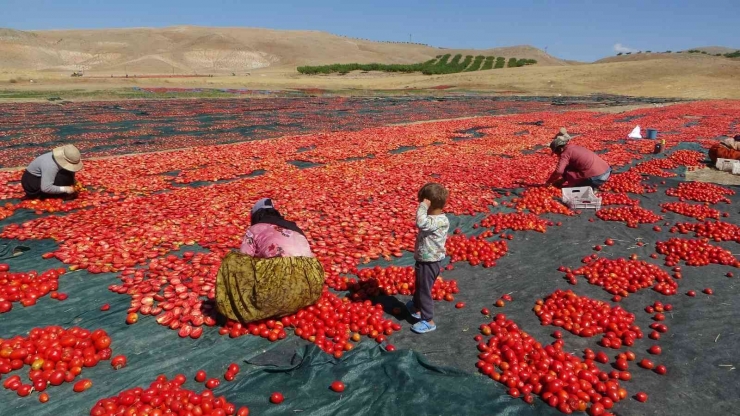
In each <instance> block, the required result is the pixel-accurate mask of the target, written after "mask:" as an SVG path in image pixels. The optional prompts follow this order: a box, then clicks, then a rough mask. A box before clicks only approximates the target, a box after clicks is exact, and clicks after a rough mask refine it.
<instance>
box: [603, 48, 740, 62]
mask: <svg viewBox="0 0 740 416" xmlns="http://www.w3.org/2000/svg"><path fill="white" fill-rule="evenodd" d="M693 49H696V50H706V51H707V54H701V53H688V52H685V51H684V52H681V53H676V52H673V53H660V52H653V53H645V52H643V53H633V54H630V55H619V56H610V57H608V58H604V59H600V60H598V61H596V62H595V63H608V62H633V61H649V60H653V59H728V58H725V57H724V56H714V54H716V53H723V54H724V53H728V52H734V51H736V50H737V49H732V48H725V47H720V46H711V47H707V48H693ZM710 51H716V52H710Z"/></svg>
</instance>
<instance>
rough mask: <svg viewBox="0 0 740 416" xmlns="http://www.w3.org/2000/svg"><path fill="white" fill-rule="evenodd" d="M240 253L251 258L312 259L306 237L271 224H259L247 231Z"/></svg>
mask: <svg viewBox="0 0 740 416" xmlns="http://www.w3.org/2000/svg"><path fill="white" fill-rule="evenodd" d="M240 251H241V252H242V253H244V254H248V255H250V256H252V257H258V258H264V259H269V258H272V257H313V256H314V255H313V253H312V252H311V247H310V246H309V245H308V240H306V237H304V236H302V235H301V234H300V233H297V232H295V231H292V230H287V229H285V228H281V227H278V226H277V225H273V224H265V223H259V224H255V225H252V226H251V227H249V228H248V229H247V233H246V235H245V236H244V239H243V240H242V246H241V250H240Z"/></svg>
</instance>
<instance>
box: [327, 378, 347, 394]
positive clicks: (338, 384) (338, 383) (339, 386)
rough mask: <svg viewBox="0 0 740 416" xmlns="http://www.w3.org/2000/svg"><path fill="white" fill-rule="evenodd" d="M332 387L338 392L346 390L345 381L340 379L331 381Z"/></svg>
mask: <svg viewBox="0 0 740 416" xmlns="http://www.w3.org/2000/svg"><path fill="white" fill-rule="evenodd" d="M330 388H331V389H332V390H333V391H335V392H337V393H341V392H343V391H344V383H342V382H341V381H339V380H337V381H334V382H332V383H331V386H330Z"/></svg>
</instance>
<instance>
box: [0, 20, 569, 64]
mask: <svg viewBox="0 0 740 416" xmlns="http://www.w3.org/2000/svg"><path fill="white" fill-rule="evenodd" d="M445 53H452V54H455V53H462V54H474V55H477V54H483V55H494V56H504V57H516V58H526V59H537V61H538V63H539V65H567V63H566V62H565V61H563V60H560V59H557V58H554V57H552V56H550V55H548V54H546V53H545V52H543V51H541V50H539V49H537V48H534V47H531V46H514V47H507V48H496V49H487V50H457V49H444V48H435V47H430V46H425V45H419V44H409V43H387V42H374V41H368V40H359V39H352V38H346V37H342V36H336V35H332V34H329V33H325V32H318V31H286V30H271V29H258V28H211V27H194V26H176V27H167V28H156V29H154V28H131V29H105V30H49V31H19V30H13V29H0V57H2V59H0V70H5V71H15V72H17V71H44V72H46V71H55V72H60V71H61V72H72V71H80V70H84V71H85V72H86V73H98V74H105V75H108V74H114V75H120V74H124V73H129V74H170V73H174V74H195V73H199V74H230V73H232V72H234V73H244V72H250V71H253V70H258V69H281V70H282V69H287V68H289V67H292V68H294V67H296V66H298V65H321V64H330V63H350V62H359V63H371V62H379V63H417V62H423V61H426V60H429V59H432V58H434V57H435V56H437V55H440V54H445Z"/></svg>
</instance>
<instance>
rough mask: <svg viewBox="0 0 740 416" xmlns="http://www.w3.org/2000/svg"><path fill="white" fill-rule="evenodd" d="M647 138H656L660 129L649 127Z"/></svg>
mask: <svg viewBox="0 0 740 416" xmlns="http://www.w3.org/2000/svg"><path fill="white" fill-rule="evenodd" d="M647 138H648V139H652V140H655V139H657V138H658V130H655V129H647Z"/></svg>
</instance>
